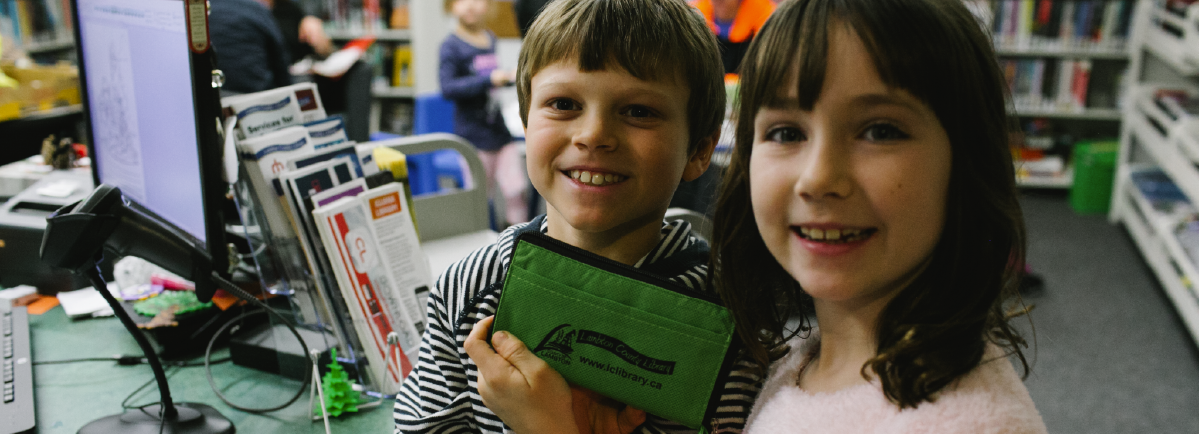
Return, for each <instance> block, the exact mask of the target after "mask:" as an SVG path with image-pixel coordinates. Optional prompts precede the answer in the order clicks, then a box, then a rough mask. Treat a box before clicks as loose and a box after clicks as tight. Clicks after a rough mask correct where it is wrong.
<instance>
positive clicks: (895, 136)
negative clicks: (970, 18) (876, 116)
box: [863, 124, 909, 142]
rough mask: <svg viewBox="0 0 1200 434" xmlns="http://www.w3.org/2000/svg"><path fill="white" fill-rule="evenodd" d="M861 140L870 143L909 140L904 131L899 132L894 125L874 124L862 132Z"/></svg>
mask: <svg viewBox="0 0 1200 434" xmlns="http://www.w3.org/2000/svg"><path fill="white" fill-rule="evenodd" d="M863 138H865V139H867V140H870V141H873V142H874V141H886V140H904V139H907V138H909V135H908V134H906V133H905V132H904V131H900V129H899V128H897V127H896V126H895V125H891V124H875V125H871V126H869V127H867V130H866V131H864V132H863Z"/></svg>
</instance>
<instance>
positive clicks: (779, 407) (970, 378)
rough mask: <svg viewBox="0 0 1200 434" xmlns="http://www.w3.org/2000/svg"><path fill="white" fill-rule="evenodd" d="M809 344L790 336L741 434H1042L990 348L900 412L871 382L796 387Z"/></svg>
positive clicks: (1012, 375) (1025, 398) (1011, 373)
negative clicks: (823, 389)
mask: <svg viewBox="0 0 1200 434" xmlns="http://www.w3.org/2000/svg"><path fill="white" fill-rule="evenodd" d="M814 336H815V333H814ZM811 342H815V340H813V339H811V338H810V339H800V338H796V339H794V340H793V341H792V342H791V346H792V349H791V351H789V352H788V355H787V356H785V357H784V358H783V359H781V360H779V361H777V362H775V364H774V365H773V366H772V367H771V372H770V375H769V378H768V380H767V382H766V384H765V385H764V386H763V390H762V393H761V394H760V395H759V396H758V401H757V402H756V403H755V404H754V409H753V411H751V413H750V421H749V423H748V424H747V426H746V431H745V432H746V434H774V433H806V434H807V433H839V434H840V433H877V434H884V433H887V434H891V433H937V434H942V433H946V434H953V433H964V434H966V433H971V434H999V433H1006V434H1007V433H1013V434H1016V433H1020V434H1027V433H1028V434H1044V433H1045V432H1046V425H1045V424H1044V423H1043V422H1042V417H1041V415H1039V414H1038V411H1037V408H1035V407H1034V406H1033V400H1032V399H1030V397H1029V391H1028V390H1026V389H1025V385H1024V384H1022V383H1021V378H1020V377H1019V376H1017V373H1016V371H1015V370H1014V369H1013V367H1012V363H1010V362H1009V361H1008V359H1007V358H1006V357H1004V353H1003V352H1002V351H1001V350H1000V348H998V347H996V346H994V345H989V346H988V349H987V352H986V353H985V355H984V357H983V361H982V362H981V363H980V365H979V366H976V367H975V369H974V370H972V371H971V372H969V373H967V375H965V376H963V377H962V378H959V379H958V380H957V381H955V382H954V383H951V384H950V385H949V386H947V387H946V388H944V389H942V391H941V392H940V393H939V396H938V398H937V400H936V401H934V402H932V403H930V402H924V403H921V405H918V406H917V408H915V409H911V408H910V409H905V410H904V411H900V410H899V408H898V407H896V405H895V404H893V403H891V402H889V401H888V400H887V398H885V397H884V395H883V390H882V389H881V388H880V386H879V382H878V380H876V381H872V382H871V383H864V384H862V385H859V386H852V387H849V388H846V389H842V390H839V391H836V392H830V393H810V392H806V391H804V390H802V389H800V388H799V387H796V375H797V373H798V371H799V369H800V366H803V364H804V360H805V359H806V358H807V357H808V354H809V347H808V344H810V343H811Z"/></svg>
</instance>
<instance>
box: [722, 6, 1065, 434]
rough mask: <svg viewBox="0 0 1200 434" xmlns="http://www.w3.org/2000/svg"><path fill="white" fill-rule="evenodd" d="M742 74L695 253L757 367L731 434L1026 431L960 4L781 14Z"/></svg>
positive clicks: (976, 53) (992, 68) (994, 151)
mask: <svg viewBox="0 0 1200 434" xmlns="http://www.w3.org/2000/svg"><path fill="white" fill-rule="evenodd" d="M741 78H742V86H741V89H740V90H739V92H740V95H739V96H740V103H739V106H738V108H737V114H738V117H737V119H738V120H739V121H738V124H737V131H736V141H737V144H736V147H735V150H734V155H733V157H732V160H731V163H730V164H731V166H730V167H729V171H728V172H727V177H726V181H725V183H724V187H723V190H722V192H721V194H720V198H719V202H718V205H717V211H716V219H715V232H714V246H713V247H714V256H713V257H714V258H716V260H715V261H714V262H715V263H716V267H717V271H716V275H715V277H714V280H715V283H716V284H717V285H718V288H719V289H721V292H722V297H723V298H724V300H725V302H726V303H727V305H728V306H729V307H730V308H731V309H733V310H734V312H736V313H735V315H736V317H737V321H738V328H739V330H740V333H741V334H742V336H743V340H744V341H746V342H747V347H748V348H747V350H748V351H749V353H750V354H751V355H752V356H753V357H754V358H755V359H756V360H758V361H759V363H760V364H762V365H763V366H766V364H767V363H770V362H773V365H772V367H771V369H770V372H769V373H768V379H767V380H766V383H765V385H764V389H763V392H762V393H761V394H760V395H759V397H758V399H757V401H756V403H755V406H754V409H753V411H752V413H751V416H750V421H749V423H748V426H747V432H749V433H776V432H806V433H808V432H818V433H820V432H830V433H843V432H889V433H890V432H936V433H959V432H961V433H982V432H1020V433H1044V432H1045V431H1046V429H1045V426H1044V424H1043V422H1042V420H1041V417H1040V416H1039V415H1038V412H1037V410H1036V409H1035V408H1034V405H1033V402H1032V400H1031V399H1030V397H1029V393H1028V391H1026V389H1025V387H1024V385H1023V384H1021V380H1020V378H1019V377H1018V376H1017V374H1016V372H1015V371H1014V369H1013V367H1012V365H1011V364H1010V362H1009V360H1008V358H1007V357H1006V356H1009V355H1015V356H1016V359H1017V360H1020V362H1021V365H1022V367H1023V368H1024V370H1025V371H1026V372H1028V364H1027V362H1026V360H1025V356H1024V354H1023V353H1022V351H1021V348H1020V347H1021V346H1024V344H1025V343H1024V341H1023V340H1022V339H1021V338H1020V337H1019V336H1018V335H1017V334H1016V332H1015V330H1014V329H1013V328H1012V327H1011V326H1010V325H1009V324H1008V323H1007V322H1006V318H1005V317H1004V314H1003V310H1002V308H1001V304H1002V302H1003V301H1004V300H1006V299H1007V297H1008V296H1009V295H1010V294H1013V291H1014V290H1015V287H1016V285H1017V278H1016V277H1017V273H1018V271H1019V270H1016V269H1014V266H1013V264H1021V263H1023V259H1024V249H1025V244H1024V226H1023V223H1022V220H1021V213H1020V209H1019V206H1018V203H1017V199H1016V193H1015V186H1014V180H1013V179H1014V178H1013V166H1012V161H1011V159H1010V158H1011V157H1010V156H1009V151H1008V146H1007V143H1006V141H1005V139H1006V137H1007V131H1008V128H1007V127H1008V125H1009V124H1008V119H1007V117H1006V110H1005V98H1004V96H1005V91H1004V88H1003V86H1004V85H1003V83H1004V82H1003V77H1002V75H1001V73H1000V71H999V69H998V67H997V64H996V60H995V56H994V53H993V52H992V48H991V44H990V42H989V38H988V37H987V36H986V35H985V34H984V32H983V31H982V29H981V28H980V25H979V23H978V22H977V21H976V20H975V19H974V18H973V17H972V15H971V14H970V13H969V12H968V11H967V9H966V8H965V7H964V6H963V3H962V1H961V0H795V1H790V2H784V3H782V4H780V6H779V9H778V10H777V11H776V12H775V14H774V15H773V16H772V18H771V20H770V21H769V22H768V23H767V25H766V26H765V27H764V28H763V31H762V32H761V33H760V34H759V35H758V37H757V38H756V39H755V40H754V42H753V43H752V45H751V47H750V48H749V50H748V53H747V56H746V58H745V61H744V63H743V64H742V74H741ZM805 315H815V319H816V324H817V325H816V327H812V328H808V327H801V329H805V330H807V332H806V333H799V334H797V333H795V332H792V333H788V332H787V331H786V330H785V323H786V322H787V321H788V319H789V318H794V317H805Z"/></svg>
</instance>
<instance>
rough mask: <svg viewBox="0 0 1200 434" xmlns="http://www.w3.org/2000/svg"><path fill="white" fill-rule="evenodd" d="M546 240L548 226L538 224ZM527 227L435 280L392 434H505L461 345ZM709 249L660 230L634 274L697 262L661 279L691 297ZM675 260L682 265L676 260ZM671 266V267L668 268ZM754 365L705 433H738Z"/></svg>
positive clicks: (665, 426) (492, 304)
mask: <svg viewBox="0 0 1200 434" xmlns="http://www.w3.org/2000/svg"><path fill="white" fill-rule="evenodd" d="M531 224H539V225H540V226H539V227H540V230H541V231H542V232H543V233H545V232H546V219H545V218H544V217H539V218H537V219H534V221H533V222H531ZM523 227H524V225H517V226H513V227H510V228H508V229H506V230H505V231H504V232H503V233H501V234H500V237H499V239H497V240H496V242H495V243H493V244H491V245H488V246H485V247H482V248H480V249H479V250H476V251H475V252H472V253H471V254H470V255H467V257H466V258H463V259H462V260H460V261H458V262H456V263H455V264H454V265H451V266H450V268H448V269H447V270H446V272H445V273H443V274H442V276H441V277H440V278H439V279H438V282H437V286H436V289H435V290H434V291H433V293H432V294H430V297H429V305H428V307H427V309H426V311H427V313H426V315H427V317H428V325H427V326H426V328H425V334H424V336H423V337H422V339H421V351H420V357H419V359H418V360H417V364H416V366H414V367H413V370H412V373H411V374H409V376H408V378H407V379H405V380H404V385H403V387H402V388H401V391H400V393H399V394H398V395H397V396H396V405H395V409H394V411H393V416H394V418H395V421H396V429H395V433H397V434H399V433H460V432H461V433H476V432H480V433H510V432H512V430H511V429H509V428H508V426H506V425H505V424H504V422H502V421H501V420H500V418H499V417H497V416H496V415H495V413H492V411H491V410H489V409H488V408H487V407H486V406H484V405H483V400H482V399H481V398H480V397H479V389H478V384H477V383H476V379H477V378H478V375H479V372H478V370H477V368H476V366H475V363H474V362H473V361H472V360H471V358H470V357H468V356H467V351H466V350H465V349H463V343H464V342H465V341H466V338H467V335H468V334H470V333H471V328H472V327H474V326H475V323H476V322H477V321H479V320H482V319H484V318H487V317H489V316H491V315H493V314H495V313H496V305H497V304H498V302H499V300H500V286H501V284H502V282H503V281H504V276H505V273H506V271H507V269H508V265H509V263H511V261H512V247H513V240H514V239H515V238H516V234H517V233H518V232H519V230H520V229H522V228H523ZM707 250H708V249H707V244H706V243H705V242H704V241H701V240H699V239H697V238H696V237H694V236H692V234H691V225H690V224H688V223H686V222H683V221H673V222H670V223H667V222H664V223H663V227H662V232H661V236H660V239H659V242H658V244H657V245H656V246H655V247H654V248H653V249H651V250H650V253H647V254H646V256H644V257H642V259H640V260H639V261H638V262H637V263H636V264H634V267H638V268H644V269H648V270H649V269H654V268H655V265H656V264H660V263H665V262H664V260H666V259H668V258H674V257H676V256H680V255H695V260H693V261H691V262H688V263H686V264H687V266H686V267H685V268H684V269H683V270H682V272H679V273H676V275H674V276H663V277H667V278H668V279H669V280H671V281H673V282H676V283H679V284H682V285H684V286H686V287H688V288H690V289H693V290H696V291H701V292H709V290H708V288H707V287H706V286H705V282H704V281H705V277H706V275H707V273H708V266H707V264H706V260H707ZM675 259H679V258H675ZM669 262H675V261H669ZM754 366H755V365H754V362H752V361H750V359H749V358H748V357H740V358H738V360H737V361H736V362H735V364H734V367H733V370H732V371H731V372H730V373H729V377H728V381H727V382H726V384H725V386H724V389H723V391H722V393H721V398H720V399H721V401H720V404H719V405H718V407H717V411H716V414H715V416H714V418H713V419H712V420H711V421H709V422H707V424H708V426H706V428H707V429H708V432H709V433H713V434H716V433H740V432H741V430H742V427H743V426H744V425H745V422H746V417H747V416H748V415H749V413H750V409H751V407H752V406H753V405H754V398H755V397H756V396H757V395H758V391H759V389H760V388H761V387H762V379H761V378H759V377H758V376H757V375H756V374H754V369H753V367H754ZM634 432H635V433H639V434H651V433H685V432H686V433H693V432H695V430H691V429H688V428H686V427H684V426H682V425H679V424H677V423H674V422H671V421H668V420H666V419H662V418H658V417H655V416H653V415H648V416H647V419H646V423H644V424H642V426H640V427H638V429H636V430H635V431H634Z"/></svg>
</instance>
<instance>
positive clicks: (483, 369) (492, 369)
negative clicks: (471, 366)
mask: <svg viewBox="0 0 1200 434" xmlns="http://www.w3.org/2000/svg"><path fill="white" fill-rule="evenodd" d="M490 324H491V317H488V318H486V319H484V320H483V321H479V322H477V323H475V327H473V328H472V329H471V333H470V334H469V335H467V339H466V341H464V342H463V349H465V350H467V356H469V357H471V360H473V361H474V362H475V366H476V367H478V368H479V376H480V377H487V378H499V377H501V376H505V375H510V374H511V373H512V372H513V371H515V370H516V369H515V368H514V367H513V366H512V364H511V363H509V362H508V360H505V359H504V358H503V357H501V356H500V355H499V354H496V352H495V351H493V350H492V347H491V346H489V345H488V343H487V341H486V340H484V339H486V337H487V330H488V326H489V325H490ZM481 381H482V380H481Z"/></svg>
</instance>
